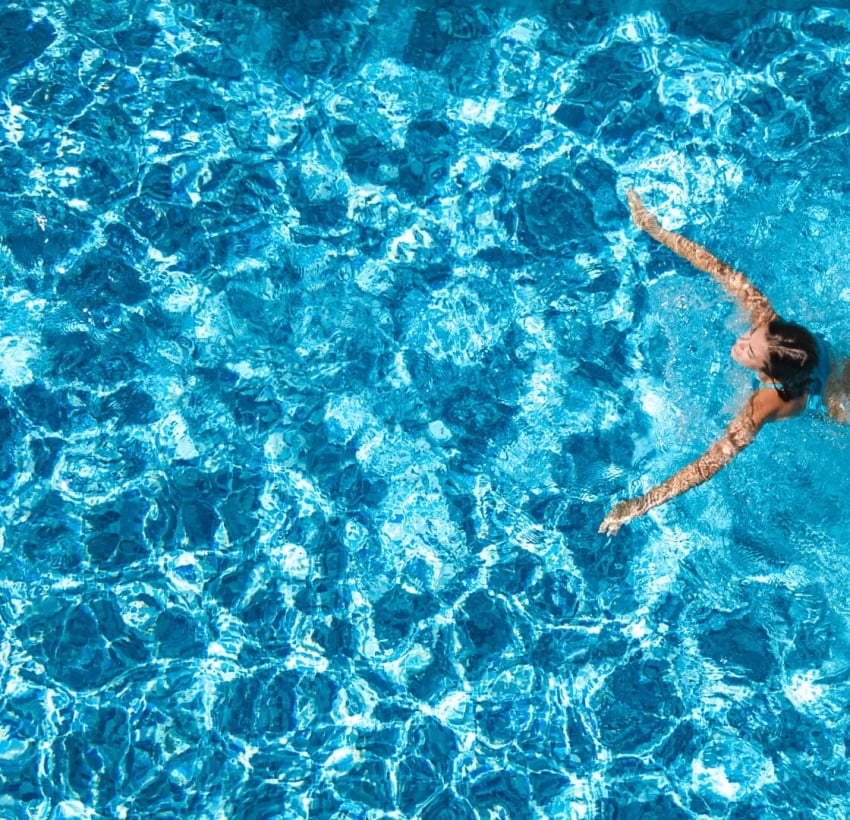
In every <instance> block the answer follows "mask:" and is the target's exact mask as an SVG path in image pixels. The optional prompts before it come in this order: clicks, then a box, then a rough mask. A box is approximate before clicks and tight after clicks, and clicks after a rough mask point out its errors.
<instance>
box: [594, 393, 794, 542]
mask: <svg viewBox="0 0 850 820" xmlns="http://www.w3.org/2000/svg"><path fill="white" fill-rule="evenodd" d="M789 404H790V405H792V406H789ZM803 405H805V402H803ZM798 412H800V408H798V407H797V406H796V402H794V403H789V402H783V401H782V399H781V398H780V397H779V394H778V393H777V392H776V391H775V390H756V391H755V392H754V393H753V394H752V396H750V398H749V401H748V402H747V404H746V405H745V407H744V408H743V410H741V412H740V413H738V415H737V416H736V417H735V418H734V419H733V420H732V422H731V423H730V424H729V426H728V427H727V428H726V433H725V435H724V436H723V438H721V439H720V440H719V441H716V442H715V443H714V444H712V445H711V447H709V448H708V450H706V451H705V452H704V453H703V454H702V455H701V456H700V457H699V458H698V459H697V460H696V461H694V462H691V463H690V464H688V466H687V467H684V468H682V469H681V470H679V472H678V473H676V474H675V475H673V476H671V477H670V478H668V479H667V480H666V481H664V482H663V483H661V484H659V485H658V486H657V487H653V488H652V489H651V490H649V492H647V493H645V494H644V495H641V496H638V497H637V498H629V499H627V500H625V501H621V502H619V504H616V505H615V506H614V508H613V509H612V510H611V512H609V513H608V515H606V516H605V519H604V520H603V522H602V523H601V524H600V525H599V532H602V533H605V534H606V535H614V534H616V532H617V530H619V529H620V527H621V525H623V524H625V523H626V521H631V519H633V518H638V517H639V516H641V515H643V514H644V513H646V512H648V511H649V510H651V509H652V508H653V507H657V506H658V505H659V504H664V503H665V502H666V501H669V500H670V499H671V498H675V497H676V496H677V495H681V494H682V493H684V492H686V491H687V490H690V489H691V488H692V487H696V486H698V485H699V484H702V483H703V482H705V481H708V479H710V478H711V477H712V476H713V475H714V474H715V473H717V472H718V471H719V470H720V469H722V468H723V467H725V466H726V465H727V464H728V463H729V462H730V461H732V459H733V458H735V456H736V455H738V453H740V452H741V450H743V449H744V448H745V447H747V446H748V445H749V444H751V443H752V441H753V440H754V439H755V437H756V434H757V433H758V431H759V430H760V429H761V428H762V427H763V426H764V424H765V422H768V421H773V420H775V419H779V418H787V417H789V416H792V415H796V414H797V413H798Z"/></svg>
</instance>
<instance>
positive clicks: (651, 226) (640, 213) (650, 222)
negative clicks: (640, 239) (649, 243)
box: [626, 188, 661, 234]
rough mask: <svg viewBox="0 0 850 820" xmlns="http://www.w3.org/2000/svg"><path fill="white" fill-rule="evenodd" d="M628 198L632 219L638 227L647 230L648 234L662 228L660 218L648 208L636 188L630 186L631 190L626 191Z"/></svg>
mask: <svg viewBox="0 0 850 820" xmlns="http://www.w3.org/2000/svg"><path fill="white" fill-rule="evenodd" d="M626 199H628V201H629V209H630V210H631V212H632V219H633V220H634V222H635V225H637V226H638V228H640V229H641V230H642V231H646V232H647V233H648V234H652V233H653V232H656V231H660V230H661V225H659V224H658V220H657V219H656V218H655V217H654V216H653V215H652V214H651V213H650V212H649V211H647V210H646V207H645V206H644V204H643V201H642V200H641V198H640V197H639V196H638V195H637V193H636V192H635V189H634V188H629V190H628V191H626Z"/></svg>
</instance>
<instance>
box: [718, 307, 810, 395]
mask: <svg viewBox="0 0 850 820" xmlns="http://www.w3.org/2000/svg"><path fill="white" fill-rule="evenodd" d="M732 358H733V359H735V361H736V362H738V364H741V365H743V366H744V367H748V368H749V369H750V370H755V371H757V372H759V373H762V374H763V375H764V376H765V377H766V378H767V379H769V380H770V381H772V382H774V383H775V384H776V389H777V390H778V391H779V395H780V396H781V397H782V398H783V399H785V400H786V401H787V400H788V399H794V398H797V397H798V396H803V395H805V393H806V391H807V390H808V385H809V380H810V379H811V375H812V373H813V372H814V370H815V368H816V367H817V364H818V346H817V342H816V341H815V337H814V336H812V334H811V333H809V331H808V330H806V328H804V327H803V326H802V325H798V324H795V323H794V322H786V321H784V320H783V319H774V320H773V321H772V322H771V323H770V324H768V325H765V326H762V327H757V328H755V329H754V330H751V331H750V332H749V333H746V334H744V335H743V336H741V338H740V339H738V341H737V342H735V346H734V347H733V348H732Z"/></svg>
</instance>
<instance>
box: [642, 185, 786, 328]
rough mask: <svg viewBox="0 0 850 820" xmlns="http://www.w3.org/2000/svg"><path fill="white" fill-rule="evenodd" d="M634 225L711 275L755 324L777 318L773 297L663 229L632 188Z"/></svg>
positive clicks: (692, 243)
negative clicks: (769, 297) (770, 298)
mask: <svg viewBox="0 0 850 820" xmlns="http://www.w3.org/2000/svg"><path fill="white" fill-rule="evenodd" d="M626 196H627V198H628V200H629V208H630V209H631V212H632V219H634V221H635V225H637V226H638V228H640V229H641V230H642V231H646V232H647V233H648V234H649V235H650V236H651V237H652V238H653V239H655V240H657V241H658V242H660V243H661V244H662V245H666V246H667V247H668V248H670V250H671V251H674V252H675V253H677V254H679V256H681V257H682V258H684V259H687V260H688V262H690V263H691V264H692V265H693V266H694V267H697V268H699V269H700V270H702V271H705V272H706V273H709V274H711V275H712V276H713V277H714V278H715V279H716V280H717V281H718V282H719V283H720V284H721V285H722V286H723V287H724V288H726V290H727V291H728V292H729V293H730V294H731V295H732V296H734V297H735V299H737V300H738V302H739V303H740V305H741V307H743V308H744V310H746V311H748V312H749V314H750V317H751V322H752V325H753V327H760V326H762V325H766V324H768V323H769V322H771V321H772V320H773V319H775V318H776V311H775V310H774V309H773V306H772V305H771V304H770V300H769V299H768V298H767V297H766V296H765V295H764V294H763V293H762V292H761V291H760V290H758V288H756V287H755V286H754V285H753V283H752V282H750V280H749V279H747V277H746V276H745V275H744V274H743V273H741V272H740V271H737V270H735V269H734V268H731V267H729V265H727V264H726V263H725V262H721V261H720V260H719V259H718V258H717V257H716V256H714V254H712V253H711V252H710V251H708V250H706V249H705V248H704V247H703V246H702V245H698V244H697V243H696V242H693V241H691V240H690V239H688V238H687V237H684V236H682V235H681V234H678V233H673V232H672V231H667V230H664V228H662V227H661V225H660V224H659V223H658V220H657V219H656V218H655V217H654V216H653V215H652V214H651V213H650V212H649V211H647V210H646V207H645V206H644V204H643V202H642V201H641V198H640V197H639V196H638V195H637V194H636V193H635V191H634V190H633V189H631V188H630V189H629V190H628V192H627V194H626Z"/></svg>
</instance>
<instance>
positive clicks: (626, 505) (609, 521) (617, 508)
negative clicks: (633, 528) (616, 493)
mask: <svg viewBox="0 0 850 820" xmlns="http://www.w3.org/2000/svg"><path fill="white" fill-rule="evenodd" d="M640 502H641V499H640V498H627V499H626V500H625V501H620V502H619V503H618V504H615V505H614V509H613V510H611V512H609V513H608V515H606V516H605V518H604V519H603V521H602V523H601V524H600V525H599V532H602V533H605V535H616V534H617V530H619V529H620V527H621V526H622V525H623V524H625V523H626V521H631V520H632V519H633V518H637V517H638V516H639V515H642V514H643V512H642V510H641V509H640Z"/></svg>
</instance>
